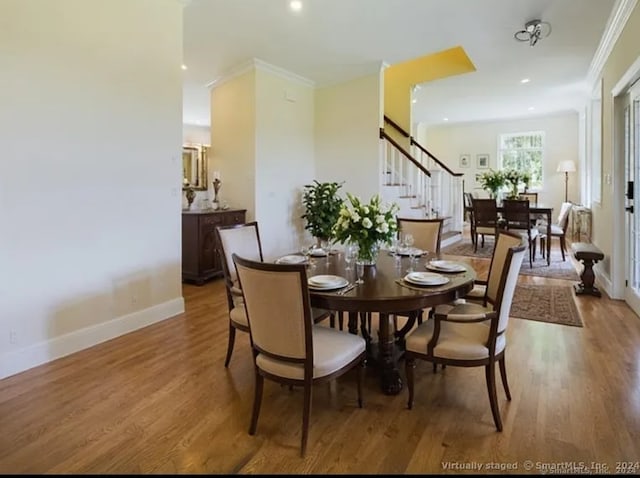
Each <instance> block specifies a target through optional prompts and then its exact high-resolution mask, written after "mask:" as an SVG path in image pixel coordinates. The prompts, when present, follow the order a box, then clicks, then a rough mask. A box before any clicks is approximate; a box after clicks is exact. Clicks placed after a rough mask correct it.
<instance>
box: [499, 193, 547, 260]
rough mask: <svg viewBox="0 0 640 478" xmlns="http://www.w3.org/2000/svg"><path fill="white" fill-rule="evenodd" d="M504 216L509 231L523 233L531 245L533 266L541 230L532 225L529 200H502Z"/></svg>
mask: <svg viewBox="0 0 640 478" xmlns="http://www.w3.org/2000/svg"><path fill="white" fill-rule="evenodd" d="M502 217H503V219H504V220H505V221H506V228H507V230H509V231H512V232H515V233H516V234H519V235H521V236H522V237H523V238H525V239H526V240H527V244H528V245H529V266H530V267H533V259H534V258H535V256H536V240H537V239H538V235H539V231H538V229H536V228H535V227H532V226H531V212H530V211H529V201H527V200H521V199H505V200H503V201H502Z"/></svg>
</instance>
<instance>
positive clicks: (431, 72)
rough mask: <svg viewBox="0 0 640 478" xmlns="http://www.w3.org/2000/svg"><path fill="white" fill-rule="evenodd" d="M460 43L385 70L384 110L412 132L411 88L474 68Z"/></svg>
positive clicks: (467, 71)
mask: <svg viewBox="0 0 640 478" xmlns="http://www.w3.org/2000/svg"><path fill="white" fill-rule="evenodd" d="M475 70H476V67H475V65H474V64H473V62H472V61H471V59H470V58H469V57H468V56H467V53H466V52H465V51H464V48H462V47H461V46H457V47H453V48H449V49H448V50H443V51H440V52H437V53H432V54H430V55H425V56H423V57H420V58H416V59H414V60H409V61H405V62H403V63H397V64H395V65H392V66H390V67H388V68H387V69H386V70H385V72H384V112H385V115H387V116H388V117H389V118H391V119H392V120H393V121H395V122H396V123H398V125H400V126H401V127H402V128H404V130H405V131H407V132H409V133H411V88H412V87H413V85H416V84H418V83H425V82H428V81H433V80H438V79H441V78H447V77H449V76H454V75H461V74H463V73H469V72H471V71H475Z"/></svg>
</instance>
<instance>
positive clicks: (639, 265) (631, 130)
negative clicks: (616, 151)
mask: <svg viewBox="0 0 640 478" xmlns="http://www.w3.org/2000/svg"><path fill="white" fill-rule="evenodd" d="M624 158H625V185H626V190H625V202H626V207H625V210H626V212H625V231H626V236H625V237H626V240H625V251H626V261H625V263H626V267H627V270H626V282H625V285H626V287H625V293H624V298H625V301H626V302H627V304H629V307H631V308H632V309H633V310H634V311H635V313H636V314H638V315H640V181H639V180H640V83H638V82H636V84H634V85H633V86H632V88H631V90H630V91H629V94H628V95H627V103H626V105H625V108H624Z"/></svg>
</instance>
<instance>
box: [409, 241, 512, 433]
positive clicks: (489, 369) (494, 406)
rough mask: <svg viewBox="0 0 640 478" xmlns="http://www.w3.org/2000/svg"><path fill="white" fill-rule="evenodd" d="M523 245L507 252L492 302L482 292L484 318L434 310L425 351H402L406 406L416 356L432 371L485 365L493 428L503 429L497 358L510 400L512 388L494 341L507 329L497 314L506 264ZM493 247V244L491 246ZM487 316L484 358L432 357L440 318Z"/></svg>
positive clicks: (507, 265) (466, 321) (500, 302)
mask: <svg viewBox="0 0 640 478" xmlns="http://www.w3.org/2000/svg"><path fill="white" fill-rule="evenodd" d="M499 234H508V235H511V236H513V237H519V236H518V235H516V234H512V233H509V232H506V231H500V232H499ZM496 244H497V236H496ZM524 249H525V246H524V245H521V246H516V247H511V248H510V249H509V252H508V253H507V258H506V260H505V265H504V268H503V270H502V273H501V275H500V283H499V286H498V290H499V292H498V296H497V297H496V301H495V302H493V301H492V300H491V299H490V298H489V297H487V295H486V292H485V297H484V301H483V305H484V306H485V307H486V306H487V304H490V305H492V306H493V307H494V310H493V311H492V312H490V313H489V314H487V315H486V317H485V318H482V319H477V320H463V321H458V320H455V319H449V318H447V316H446V315H440V314H437V313H436V314H434V320H435V322H434V324H433V335H432V337H431V340H430V341H429V344H428V345H427V353H426V354H422V353H417V352H413V351H410V350H407V351H405V373H406V376H407V388H408V390H409V399H408V402H407V407H408V408H409V409H411V408H413V398H414V381H415V379H414V369H415V366H416V363H415V362H416V359H422V360H426V361H427V362H432V363H433V364H434V371H435V368H436V366H437V365H438V364H441V365H442V367H443V368H444V367H445V366H446V365H451V366H454V367H479V366H484V367H485V379H486V383H487V392H488V395H489V403H490V405H491V413H492V415H493V421H494V423H495V425H496V429H497V430H498V431H502V419H501V418H500V408H499V406H498V398H497V393H496V379H495V363H496V362H498V365H499V367H500V377H501V379H502V386H503V387H504V392H505V395H506V396H507V400H511V392H510V391H509V383H508V382H507V368H506V364H505V356H504V355H505V351H506V346H505V348H504V349H503V350H502V351H501V352H500V353H499V354H496V353H495V349H496V341H497V340H498V337H499V336H500V335H502V334H503V333H504V332H506V329H505V330H504V331H503V332H500V333H499V332H498V319H499V317H500V308H501V304H502V298H503V295H504V286H505V283H506V281H507V276H508V272H509V268H510V266H511V261H512V258H513V254H514V253H516V252H521V251H523V250H524ZM494 251H495V248H494ZM492 267H493V257H492V258H491V264H490V266H489V276H490V275H491V268H492ZM487 319H489V320H491V324H490V328H489V338H488V340H487V343H486V346H487V348H488V349H489V356H488V357H487V358H484V359H479V360H458V359H446V358H441V357H434V355H433V349H434V348H435V346H436V345H437V343H438V339H439V337H440V328H441V325H440V323H441V321H443V320H445V321H449V322H465V323H468V322H485V321H486V320H487Z"/></svg>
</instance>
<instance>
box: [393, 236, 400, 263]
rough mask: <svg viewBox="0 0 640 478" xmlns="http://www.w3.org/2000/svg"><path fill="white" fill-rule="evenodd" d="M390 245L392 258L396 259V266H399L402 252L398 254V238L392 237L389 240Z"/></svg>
mask: <svg viewBox="0 0 640 478" xmlns="http://www.w3.org/2000/svg"><path fill="white" fill-rule="evenodd" d="M391 247H392V252H393V258H394V259H395V261H396V267H400V265H401V264H402V254H400V239H398V238H397V237H394V238H393V240H392V241H391Z"/></svg>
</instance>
